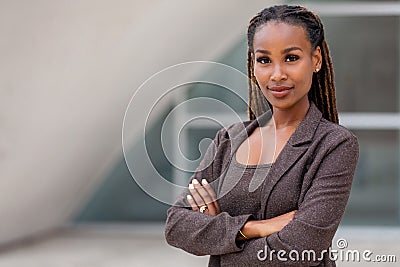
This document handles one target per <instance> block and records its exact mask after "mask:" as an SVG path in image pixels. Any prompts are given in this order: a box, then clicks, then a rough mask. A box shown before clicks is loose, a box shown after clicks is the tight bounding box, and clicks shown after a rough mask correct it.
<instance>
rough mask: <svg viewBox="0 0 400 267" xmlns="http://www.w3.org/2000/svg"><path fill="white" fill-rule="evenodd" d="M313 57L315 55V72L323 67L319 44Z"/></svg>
mask: <svg viewBox="0 0 400 267" xmlns="http://www.w3.org/2000/svg"><path fill="white" fill-rule="evenodd" d="M312 57H313V66H314V72H318V71H319V70H320V69H321V67H322V54H321V48H320V47H319V46H317V47H316V48H315V49H314V51H313V55H312Z"/></svg>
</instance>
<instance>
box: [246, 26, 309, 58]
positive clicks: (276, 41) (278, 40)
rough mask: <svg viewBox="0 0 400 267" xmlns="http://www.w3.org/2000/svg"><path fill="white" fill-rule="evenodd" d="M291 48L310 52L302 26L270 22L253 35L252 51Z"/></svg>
mask: <svg viewBox="0 0 400 267" xmlns="http://www.w3.org/2000/svg"><path fill="white" fill-rule="evenodd" d="M293 46H296V47H300V48H302V49H303V51H308V50H311V43H310V41H309V39H308V35H307V33H306V31H305V29H304V28H303V27H302V26H296V25H291V24H288V23H285V22H276V21H271V22H268V23H266V24H264V25H262V26H260V27H259V28H258V29H257V31H256V32H255V34H254V40H253V48H254V51H256V50H257V49H263V50H268V51H272V50H282V49H285V48H288V47H293Z"/></svg>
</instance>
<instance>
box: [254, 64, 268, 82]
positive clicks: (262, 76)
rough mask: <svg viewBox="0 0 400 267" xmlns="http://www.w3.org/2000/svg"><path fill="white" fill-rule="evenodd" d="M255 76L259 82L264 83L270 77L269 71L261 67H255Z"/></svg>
mask: <svg viewBox="0 0 400 267" xmlns="http://www.w3.org/2000/svg"><path fill="white" fill-rule="evenodd" d="M254 76H255V77H256V80H257V82H258V83H259V84H260V83H261V84H263V83H265V82H266V81H268V79H269V74H268V71H267V70H266V69H265V68H261V67H254Z"/></svg>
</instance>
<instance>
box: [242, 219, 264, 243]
mask: <svg viewBox="0 0 400 267" xmlns="http://www.w3.org/2000/svg"><path fill="white" fill-rule="evenodd" d="M259 225H260V223H259V221H247V222H246V223H245V224H244V225H243V227H242V229H241V232H242V233H243V235H244V236H246V237H247V239H251V238H258V237H261V234H260V227H259Z"/></svg>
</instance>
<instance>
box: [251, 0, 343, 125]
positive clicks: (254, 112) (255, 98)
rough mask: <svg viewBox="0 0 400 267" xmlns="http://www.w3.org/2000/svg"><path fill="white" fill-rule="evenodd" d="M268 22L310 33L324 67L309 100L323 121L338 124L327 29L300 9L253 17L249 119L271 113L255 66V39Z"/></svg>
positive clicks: (288, 8)
mask: <svg viewBox="0 0 400 267" xmlns="http://www.w3.org/2000/svg"><path fill="white" fill-rule="evenodd" d="M269 21H278V22H285V23H289V24H291V25H298V26H302V27H303V28H304V29H305V30H306V32H307V33H308V37H309V40H310V42H311V45H312V46H313V48H314V49H316V48H317V47H318V46H319V47H320V49H321V55H322V66H321V70H320V71H319V72H318V73H314V74H313V78H312V84H311V88H310V91H309V93H308V97H309V99H310V100H311V101H313V102H314V103H315V105H316V106H317V107H318V109H319V110H320V111H321V112H322V115H323V117H324V118H326V119H327V120H329V121H332V122H334V123H339V119H338V112H337V109H336V91H335V84H334V72H333V65H332V60H331V57H330V55H329V48H328V45H327V43H326V41H325V36H324V29H323V25H322V22H321V20H320V18H319V17H318V16H317V15H316V14H314V13H313V12H310V11H308V10H307V9H306V8H304V7H301V6H288V5H279V6H273V7H270V8H266V9H264V10H262V11H261V12H260V13H258V14H257V15H256V16H254V17H253V18H252V19H251V20H250V23H249V26H248V30H247V41H248V52H247V71H248V77H249V88H248V89H249V107H248V115H249V118H250V119H255V118H256V117H257V116H259V115H261V114H262V113H264V112H266V111H267V110H268V106H269V107H270V108H271V105H270V104H269V103H268V101H266V99H265V97H264V95H263V94H262V93H261V90H260V88H259V86H258V84H257V81H256V79H255V76H254V66H253V62H254V59H253V39H254V35H255V33H256V31H257V29H258V28H259V27H260V26H262V25H264V24H266V23H267V22H269Z"/></svg>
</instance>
